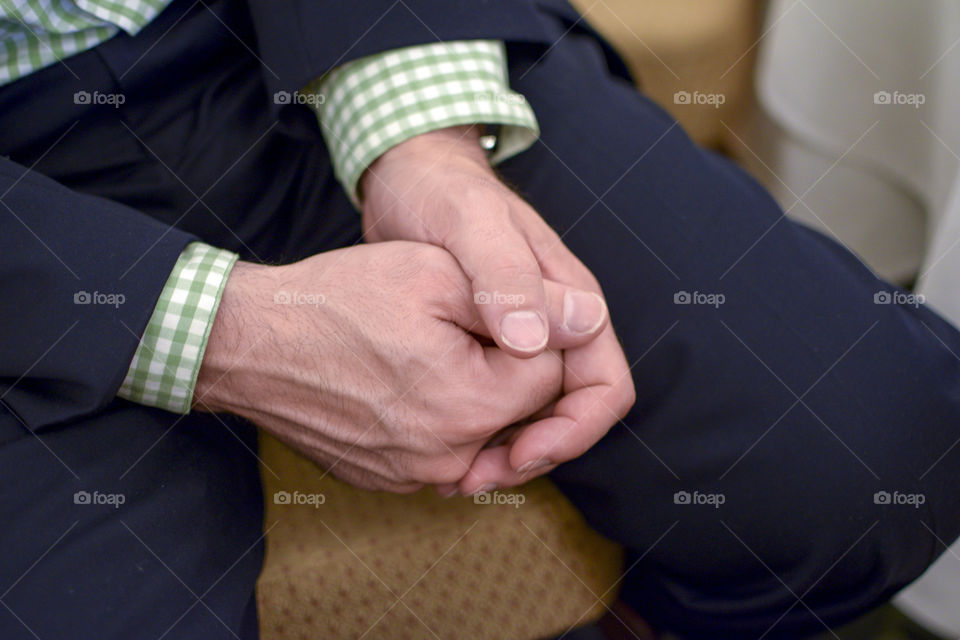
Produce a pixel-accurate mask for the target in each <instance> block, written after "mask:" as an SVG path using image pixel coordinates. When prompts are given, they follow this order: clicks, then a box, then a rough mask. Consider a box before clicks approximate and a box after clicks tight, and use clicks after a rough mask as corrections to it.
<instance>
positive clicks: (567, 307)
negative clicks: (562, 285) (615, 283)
mask: <svg viewBox="0 0 960 640" xmlns="http://www.w3.org/2000/svg"><path fill="white" fill-rule="evenodd" d="M606 307H607V306H606V305H605V304H604V303H603V298H601V297H600V296H598V295H597V294H595V293H590V292H589V291H570V290H568V291H567V292H566V293H564V294H563V326H564V328H565V329H567V331H569V332H570V333H579V334H587V333H593V332H594V331H596V330H597V327H599V326H600V325H601V324H603V321H604V319H605V318H606V317H607V308H606Z"/></svg>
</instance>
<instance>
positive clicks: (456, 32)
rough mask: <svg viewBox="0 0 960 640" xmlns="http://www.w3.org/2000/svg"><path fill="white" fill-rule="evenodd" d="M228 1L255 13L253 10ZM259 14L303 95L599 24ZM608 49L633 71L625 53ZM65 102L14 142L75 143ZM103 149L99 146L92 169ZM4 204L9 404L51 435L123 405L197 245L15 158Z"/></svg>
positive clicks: (112, 60) (320, 6)
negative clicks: (115, 297) (377, 68)
mask: <svg viewBox="0 0 960 640" xmlns="http://www.w3.org/2000/svg"><path fill="white" fill-rule="evenodd" d="M220 4H221V5H225V6H226V7H227V10H230V9H232V10H234V11H238V10H243V7H242V4H243V3H242V2H240V0H236V1H235V2H226V3H220ZM247 4H248V5H249V7H248V8H249V13H250V18H249V20H250V21H251V23H252V32H253V34H254V35H255V41H251V42H250V46H251V48H254V49H255V51H256V53H257V55H258V57H259V58H260V59H261V60H262V62H263V76H264V79H265V83H266V85H267V87H268V89H269V92H270V94H272V93H273V92H274V91H278V90H281V89H282V90H287V91H294V90H296V89H299V88H301V87H303V86H304V85H305V84H306V83H307V82H309V81H310V80H312V79H314V78H316V77H318V76H320V75H322V74H323V73H326V72H327V71H329V70H330V69H333V68H335V67H337V66H338V65H341V64H343V63H345V62H348V61H350V60H352V59H356V58H359V57H363V56H367V55H370V54H373V53H377V52H380V51H385V50H389V49H393V48H397V47H403V46H409V45H415V44H422V43H429V42H435V41H437V40H458V39H499V40H504V41H507V42H508V46H526V47H537V48H540V49H542V50H543V51H544V52H545V51H546V50H547V49H548V48H549V47H550V45H551V42H550V37H549V35H548V31H547V30H546V28H545V27H544V19H545V15H546V14H545V12H549V13H551V14H552V15H553V16H554V19H555V18H556V16H562V19H564V20H566V21H568V23H569V24H570V25H571V28H575V29H586V28H587V27H586V26H585V24H584V23H582V22H580V17H579V15H578V14H577V13H576V11H574V10H573V9H572V8H571V7H570V6H569V5H568V4H566V2H563V1H562V0H482V1H481V0H474V1H473V2H470V1H467V0H405V1H403V2H395V1H393V0H365V1H363V2H359V1H357V0H327V1H324V2H318V1H317V0H299V1H297V0H283V1H278V0H249V2H248V3H247ZM189 6H191V5H190V3H187V2H174V3H173V4H172V5H171V6H170V7H168V8H167V9H166V10H165V11H164V12H163V13H162V14H161V15H160V16H159V17H158V18H157V19H156V20H155V21H154V23H152V24H151V25H148V27H147V28H146V29H145V30H144V31H143V32H141V34H139V35H138V36H137V37H135V38H132V39H131V38H130V37H129V36H126V35H125V34H121V35H120V36H117V37H116V38H114V39H112V40H111V41H108V42H107V43H104V44H103V45H101V46H100V47H98V48H97V55H99V56H101V57H102V58H104V59H105V60H106V61H107V63H108V64H110V65H112V66H113V67H114V68H116V69H117V70H118V72H117V75H120V71H119V70H121V69H129V68H131V66H133V65H135V64H136V62H137V61H138V56H142V55H143V54H144V52H146V51H147V50H148V48H150V47H152V45H153V42H154V40H155V39H156V34H158V33H163V32H164V31H165V30H166V29H167V28H168V27H170V26H171V25H172V24H173V23H174V22H176V21H177V19H178V18H179V17H180V16H181V15H182V14H183V12H184V11H185V10H186V9H187V8H189ZM221 9H222V8H221V7H218V8H216V9H215V10H217V11H219V10H221ZM184 24H186V23H184ZM185 28H186V29H187V31H188V34H189V29H188V28H187V27H184V26H183V25H181V28H180V29H179V32H181V33H182V32H183V31H184V29H185ZM180 37H188V36H180ZM131 41H133V42H134V43H137V42H139V43H140V44H139V45H138V46H131ZM120 44H122V45H123V46H118V45H120ZM607 53H608V56H609V59H610V64H611V65H612V66H613V67H614V68H615V69H616V70H617V71H619V72H620V73H622V74H624V75H625V74H626V71H625V69H624V67H623V66H622V63H620V62H619V60H618V59H617V58H616V56H615V54H613V52H612V51H608V52H607ZM152 55H156V52H155V51H154V52H153V53H152ZM200 63H201V64H202V62H200ZM175 74H176V69H175V68H172V69H171V70H170V78H166V79H164V80H163V82H161V83H160V84H161V85H162V84H164V83H167V84H169V83H170V82H175V77H176V75H175ZM154 80H155V79H154V78H151V79H150V81H151V82H154ZM45 90H46V87H45V86H44V84H43V83H42V82H37V81H36V78H33V77H31V76H27V77H26V78H24V79H21V80H19V81H17V82H15V83H13V85H9V86H7V87H4V88H3V91H4V92H5V95H6V96H7V97H8V103H11V104H12V103H16V100H17V98H16V96H17V95H18V93H19V94H23V95H22V98H23V101H24V102H26V101H30V102H31V104H38V103H42V99H43V97H44V91H45ZM11 96H13V97H11ZM11 101H12V102H11ZM62 102H63V100H62V99H61V98H60V97H57V98H53V97H51V99H50V101H49V104H50V105H51V106H50V109H49V110H46V109H44V110H37V109H31V110H30V111H29V113H26V114H25V115H24V116H23V122H24V126H23V127H18V126H17V127H11V130H9V131H5V132H4V137H5V138H6V139H7V142H6V143H5V144H12V143H11V141H12V140H15V139H16V140H18V142H19V144H20V146H21V147H22V146H30V144H32V143H33V142H34V141H35V144H36V145H43V146H44V149H43V150H40V149H37V152H38V153H37V154H35V155H37V156H39V155H40V153H41V152H42V151H45V150H46V146H51V147H53V146H55V145H56V141H57V138H58V137H59V136H60V135H70V133H69V132H68V133H66V134H64V132H62V131H59V130H57V129H56V127H57V126H58V124H57V123H62V122H63V110H65V109H73V108H77V109H78V111H77V114H78V115H77V117H78V118H79V117H81V115H80V114H81V111H79V109H80V107H79V106H78V105H66V104H62ZM286 109H289V107H287V108H286ZM280 115H282V114H280ZM301 115H302V114H301ZM7 121H8V122H10V121H13V122H16V121H17V119H16V118H7ZM48 121H49V122H48ZM73 135H78V134H76V133H74V134H73ZM24 136H30V137H29V138H25V137H24ZM10 148H12V146H11V147H10ZM96 151H97V150H96V148H95V146H91V148H90V153H91V156H90V162H91V163H95V162H96ZM117 179H122V176H117ZM0 194H2V198H0V205H2V206H0V336H2V339H0V398H2V401H3V403H4V404H5V405H6V406H7V407H8V409H10V410H11V411H12V412H13V413H15V414H16V415H17V416H18V417H19V418H20V420H21V422H22V423H23V424H25V425H26V426H28V427H29V428H32V429H38V428H42V427H44V426H47V425H51V424H54V423H56V422H59V421H63V420H69V419H71V418H74V417H77V416H80V415H84V414H88V413H90V412H93V411H95V410H97V409H98V408H100V407H103V406H105V405H106V404H107V403H109V402H110V401H111V400H113V398H114V397H115V395H116V392H117V389H118V387H119V385H120V383H121V381H122V380H123V377H124V375H125V373H126V371H127V369H128V367H129V364H130V360H131V358H132V356H133V353H134V350H135V349H136V346H137V342H138V338H139V336H140V335H141V333H142V332H143V329H144V327H145V326H146V323H147V321H148V319H149V318H150V315H151V313H152V311H153V308H154V305H155V302H156V299H157V297H158V296H159V293H160V291H161V289H162V288H163V285H164V283H165V282H166V280H167V277H168V276H169V274H170V271H171V269H172V266H173V264H174V262H175V261H176V259H177V256H178V255H179V253H180V252H181V250H182V249H183V248H184V246H185V245H186V244H187V243H189V242H191V241H193V240H196V239H197V238H196V237H195V236H193V235H191V234H190V233H186V232H184V231H181V230H179V229H176V228H169V227H168V226H167V225H166V224H162V223H161V222H159V221H157V220H154V219H152V218H151V217H150V216H148V215H144V213H142V212H140V211H138V210H135V209H133V208H130V207H129V206H124V205H121V204H118V203H116V202H114V201H110V200H107V199H103V198H97V197H94V196H91V195H84V194H80V193H76V192H74V191H71V190H70V189H67V188H65V187H64V186H62V185H60V184H58V183H56V182H54V181H53V180H51V179H48V178H46V177H45V176H43V175H40V174H39V173H37V172H32V171H30V170H29V169H28V168H27V167H25V166H21V165H19V164H17V163H15V162H12V161H11V160H9V159H8V158H0ZM83 292H86V293H90V294H93V293H94V292H98V293H101V294H109V293H117V292H122V293H123V295H124V297H125V300H124V303H123V304H121V305H119V306H118V307H116V306H110V305H93V304H87V305H84V304H77V303H76V302H77V301H75V297H76V296H78V294H79V296H80V298H79V301H82V295H83Z"/></svg>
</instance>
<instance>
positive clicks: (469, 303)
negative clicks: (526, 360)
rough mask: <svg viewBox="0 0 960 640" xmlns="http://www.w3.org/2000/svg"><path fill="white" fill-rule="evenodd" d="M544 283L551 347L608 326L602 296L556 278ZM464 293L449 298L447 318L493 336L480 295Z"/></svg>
mask: <svg viewBox="0 0 960 640" xmlns="http://www.w3.org/2000/svg"><path fill="white" fill-rule="evenodd" d="M464 285H466V283H464ZM543 285H544V289H545V291H546V294H547V300H546V307H547V325H548V326H549V333H550V338H549V340H547V348H548V349H553V350H554V351H561V350H564V349H573V348H575V347H579V346H583V345H585V344H587V343H588V342H591V341H593V339H594V338H596V337H597V336H598V335H600V333H601V332H602V331H603V330H604V329H605V328H606V326H607V323H608V321H609V316H608V314H607V305H606V303H605V302H604V300H603V298H602V297H601V296H599V295H597V294H596V293H593V292H591V291H583V290H580V289H577V288H574V287H568V286H567V285H564V284H560V283H559V282H554V281H553V280H544V281H543ZM463 294H464V295H463V296H458V297H456V298H454V297H451V298H450V299H449V303H448V304H447V305H446V306H445V312H446V314H447V319H448V320H450V321H452V322H454V323H456V324H457V325H459V326H460V327H462V328H464V329H466V330H467V331H469V332H470V333H474V334H476V335H480V336H484V337H487V338H492V337H493V336H491V334H490V331H488V329H487V325H486V324H485V323H484V320H483V318H481V316H480V309H482V308H483V305H482V304H476V303H475V300H476V297H474V298H473V299H469V298H467V296H466V291H464V292H463Z"/></svg>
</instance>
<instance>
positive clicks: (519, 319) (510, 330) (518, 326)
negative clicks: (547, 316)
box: [500, 311, 547, 351]
mask: <svg viewBox="0 0 960 640" xmlns="http://www.w3.org/2000/svg"><path fill="white" fill-rule="evenodd" d="M500 338H501V339H502V340H503V342H504V344H506V345H507V346H510V347H512V348H514V349H516V350H518V351H536V350H537V349H542V348H543V347H545V346H546V345H547V325H546V324H545V323H544V322H543V318H541V317H540V314H539V313H537V312H536V311H511V312H510V313H508V314H506V315H505V316H503V319H502V320H501V321H500Z"/></svg>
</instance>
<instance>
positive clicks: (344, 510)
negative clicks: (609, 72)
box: [258, 0, 757, 640]
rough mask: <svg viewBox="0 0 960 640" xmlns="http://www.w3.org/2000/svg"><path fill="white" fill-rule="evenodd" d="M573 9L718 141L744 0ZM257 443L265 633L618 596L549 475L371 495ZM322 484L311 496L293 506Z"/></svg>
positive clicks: (693, 128)
mask: <svg viewBox="0 0 960 640" xmlns="http://www.w3.org/2000/svg"><path fill="white" fill-rule="evenodd" d="M575 4H578V5H579V6H580V8H581V10H583V11H586V10H588V9H590V11H589V15H588V17H589V19H590V20H591V22H593V23H594V25H595V26H597V28H598V29H600V30H601V31H602V32H603V33H604V34H605V35H606V36H607V37H608V38H610V39H611V40H612V41H613V42H614V44H615V45H616V46H617V47H618V48H619V49H620V50H621V52H622V53H623V54H624V56H625V57H626V58H627V59H628V62H629V63H630V66H631V67H632V69H633V71H634V73H635V74H636V75H637V76H638V77H639V78H641V81H642V84H643V88H644V90H645V91H646V92H647V93H648V94H649V95H651V96H652V97H653V98H654V99H656V100H658V101H659V102H660V103H661V104H663V105H664V106H665V107H666V108H667V109H668V110H669V111H670V112H671V113H672V114H673V115H674V116H675V117H677V118H678V119H679V120H680V121H681V123H682V124H683V125H684V126H685V127H686V129H687V130H688V131H689V132H690V133H691V134H692V135H693V136H694V138H695V139H696V140H697V141H698V142H700V143H702V144H706V145H711V146H723V144H724V140H725V139H726V135H728V132H727V130H726V127H725V126H724V123H727V124H729V123H730V122H733V121H735V120H736V118H737V116H738V110H740V109H742V108H743V105H744V104H746V103H747V102H748V101H749V86H750V84H749V78H750V74H751V66H752V64H751V63H752V60H751V59H750V55H749V53H747V54H746V55H743V54H744V53H745V52H748V51H749V49H750V46H751V44H752V42H753V40H754V38H755V37H756V24H757V20H756V16H757V6H756V5H757V2H756V0H670V1H669V2H668V1H667V0H600V1H599V2H595V0H578V1H577V2H575ZM741 56H742V57H741ZM694 90H697V91H701V92H713V93H723V94H724V96H725V102H724V105H723V106H722V107H721V108H720V109H715V108H713V107H711V106H692V105H682V104H675V103H674V100H673V96H674V93H675V92H677V91H691V92H692V91H694ZM261 445H262V449H261V457H262V459H263V461H264V468H263V470H262V471H263V479H264V492H265V499H266V507H267V509H266V519H265V528H266V531H267V556H266V563H265V566H264V569H263V573H262V575H261V576H260V580H259V583H258V600H259V607H260V626H261V629H262V635H263V638H264V639H265V640H294V639H296V640H300V639H304V640H307V639H309V640H315V639H328V638H329V639H339V638H370V639H377V640H379V639H386V640H390V639H398V640H399V639H404V638H408V639H419V638H443V639H444V640H446V639H448V638H470V639H471V640H483V639H485V638H489V639H490V640H534V639H536V638H545V637H551V636H557V635H561V634H562V633H564V631H566V630H567V629H568V628H570V627H572V626H576V625H581V624H586V623H587V622H590V621H593V620H596V619H597V618H599V617H600V616H601V615H602V614H604V613H605V611H606V607H607V606H610V605H612V604H613V602H614V600H615V599H616V594H617V582H618V580H619V578H620V573H621V571H622V568H621V563H622V552H621V550H620V549H619V548H618V547H617V546H616V545H614V544H612V543H610V542H609V541H607V540H605V539H604V538H602V537H601V536H599V535H598V534H597V533H595V532H594V531H592V530H591V529H590V528H589V527H587V526H586V524H585V523H584V521H583V519H582V518H581V517H580V515H579V514H578V513H577V512H576V510H575V509H574V508H573V507H572V506H571V505H570V503H569V502H567V500H566V499H565V498H564V497H563V496H562V495H560V493H559V492H558V491H557V490H556V488H554V487H553V485H551V484H550V482H549V481H548V480H545V479H540V480H536V481H534V482H532V483H530V484H528V485H526V486H524V487H522V488H521V489H520V494H522V496H523V500H524V501H523V504H519V505H516V504H514V505H511V504H500V505H482V504H475V503H474V501H473V500H472V499H470V498H452V499H449V500H443V499H441V498H439V497H437V496H436V495H435V493H434V492H433V491H431V490H427V491H422V492H420V493H417V494H413V495H407V496H398V495H391V494H382V493H369V492H364V491H358V490H355V489H353V488H351V487H348V486H346V485H344V484H343V483H340V482H338V481H337V480H335V479H333V478H332V477H331V476H329V475H324V473H323V471H322V470H321V469H319V468H317V467H316V466H314V465H313V464H311V463H310V462H308V461H306V460H305V459H303V458H301V457H300V456H298V455H296V454H295V453H293V452H292V451H291V450H290V449H288V448H287V447H285V446H284V445H282V444H280V443H279V442H277V441H276V440H274V439H272V438H269V437H263V438H262V439H261ZM278 492H279V496H278V497H279V498H280V500H279V502H280V503H278V501H277V500H275V494H278ZM283 492H286V493H283ZM294 492H300V494H294ZM320 494H322V496H323V504H317V503H318V502H319V500H320V498H315V499H312V504H311V503H307V504H293V503H294V502H296V500H297V498H299V499H301V500H304V499H305V498H303V496H313V495H320ZM288 495H289V496H290V504H283V503H282V502H284V501H285V500H284V499H285V498H286V496H288ZM519 500H520V499H519V498H516V499H514V502H519ZM628 616H629V613H628V612H620V614H619V615H618V616H617V617H618V618H621V619H626V618H627V617H628ZM638 624H639V623H638ZM627 637H633V636H632V635H630V636H627Z"/></svg>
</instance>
